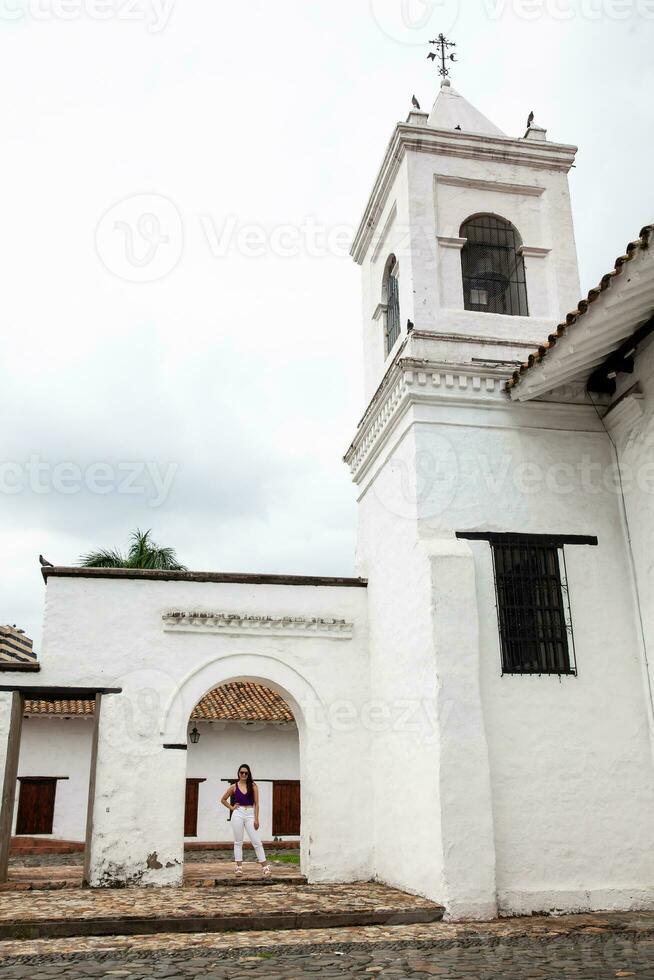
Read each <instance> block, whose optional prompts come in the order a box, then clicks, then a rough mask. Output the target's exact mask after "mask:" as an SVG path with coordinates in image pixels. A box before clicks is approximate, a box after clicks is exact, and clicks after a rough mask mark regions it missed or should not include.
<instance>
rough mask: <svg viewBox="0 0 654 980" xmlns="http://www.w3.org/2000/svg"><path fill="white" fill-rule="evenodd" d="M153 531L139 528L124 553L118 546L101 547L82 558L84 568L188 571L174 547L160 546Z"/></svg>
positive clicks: (132, 535)
mask: <svg viewBox="0 0 654 980" xmlns="http://www.w3.org/2000/svg"><path fill="white" fill-rule="evenodd" d="M151 533H152V532H151V531H140V530H139V529H138V528H137V529H136V530H135V531H132V533H131V535H130V545H129V548H128V549H127V554H126V555H124V554H122V553H121V552H120V551H118V549H117V548H101V549H99V550H98V551H90V552H89V553H88V554H86V555H82V557H81V558H80V561H79V563H80V565H82V566H83V567H84V568H161V569H166V570H167V571H172V572H185V571H187V569H186V565H180V563H179V562H178V561H177V555H176V554H175V549H174V548H159V547H158V546H157V545H156V544H155V543H154V541H153V540H152V538H151V537H150V535H151Z"/></svg>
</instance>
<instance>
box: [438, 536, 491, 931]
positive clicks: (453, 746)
mask: <svg viewBox="0 0 654 980" xmlns="http://www.w3.org/2000/svg"><path fill="white" fill-rule="evenodd" d="M422 547H423V548H424V550H425V552H426V554H427V556H428V560H429V566H430V570H431V610H432V618H433V638H434V652H435V668H436V679H437V694H436V713H435V714H436V724H437V726H438V744H439V752H438V768H439V773H438V797H439V805H440V833H441V843H442V860H443V885H444V892H445V895H444V898H445V904H446V906H447V915H448V918H450V919H491V918H494V917H495V916H496V915H497V899H496V879H495V839H494V827H493V809H492V797H491V777H490V763H489V754H488V743H487V740H486V732H485V728H484V718H483V711H482V700H481V687H480V669H479V625H478V618H477V596H476V590H475V570H474V559H473V554H472V550H471V549H470V547H469V545H468V544H467V543H466V542H465V541H459V540H457V539H456V538H449V537H448V538H427V539H423V540H422Z"/></svg>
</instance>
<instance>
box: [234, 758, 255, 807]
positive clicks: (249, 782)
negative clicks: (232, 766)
mask: <svg viewBox="0 0 654 980" xmlns="http://www.w3.org/2000/svg"><path fill="white" fill-rule="evenodd" d="M241 769H247V771H248V776H247V779H246V783H247V787H248V788H247V795H248V796H251V797H252V799H253V800H254V785H253V784H254V781H253V779H252V770H251V769H250V767H249V765H248V764H247V762H242V763H241V765H240V766H239V767H238V771H239V772H240V771H241ZM239 779H240V777H239V776H238V774H237V776H236V783H237V785H238V782H239Z"/></svg>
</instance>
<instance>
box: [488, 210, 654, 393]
mask: <svg viewBox="0 0 654 980" xmlns="http://www.w3.org/2000/svg"><path fill="white" fill-rule="evenodd" d="M652 232H654V224H651V225H645V227H644V228H641V231H640V235H639V236H638V238H637V239H636V240H635V241H633V242H629V244H628V245H627V248H626V249H625V254H624V255H619V256H618V257H617V259H616V260H615V263H614V266H613V270H612V271H611V272H607V273H606V274H605V275H603V276H602V278H601V279H600V281H599V283H598V285H597V286H595V287H594V288H593V289H591V290H590V291H589V293H588V296H587V297H586V299H580V300H579V303H578V304H577V309H576V310H572V311H571V312H570V313H568V314H567V315H566V318H565V322H564V323H559V325H558V327H557V328H556V336H555V335H554V334H550V336H549V337H548V338H547V340H548V342H547V343H546V344H543V345H542V347H539V348H538V351H536V352H535V353H533V354H530V355H529V357H528V358H527V360H526V362H525V363H524V364H521V365H520V367H519V368H518V370H517V371H514V372H513V375H512V376H511V378H510V379H509V380H508V381H507V383H506V390H507V391H510V390H511V388H514V387H515V386H516V385H517V384H519V383H520V381H521V380H522V377H523V375H524V374H525V373H526V372H527V371H528V370H529V369H530V368H532V367H533V366H534V365H535V364H539V363H540V362H541V361H542V360H543V358H544V357H545V356H546V355H547V352H548V351H549V350H551V348H552V347H554V345H555V344H556V340H557V338H558V337H562V336H563V334H564V333H565V332H566V331H567V329H568V327H571V326H572V325H573V324H574V323H576V322H577V320H578V319H579V318H580V317H582V316H583V315H584V313H586V312H587V311H588V308H589V307H590V305H591V303H594V302H595V301H596V300H597V299H598V297H599V295H600V293H603V292H604V291H605V290H606V289H608V288H609V286H610V285H611V283H612V282H613V281H614V279H615V278H616V276H619V275H620V273H621V272H622V269H623V266H624V265H625V263H627V262H629V261H631V259H633V257H634V255H636V253H637V252H638V250H639V249H646V248H649V245H650V238H651V236H652Z"/></svg>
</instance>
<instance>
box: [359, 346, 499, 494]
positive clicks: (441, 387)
mask: <svg viewBox="0 0 654 980" xmlns="http://www.w3.org/2000/svg"><path fill="white" fill-rule="evenodd" d="M394 367H395V372H394V376H391V377H389V379H388V382H387V384H386V385H385V386H384V388H383V389H382V390H380V391H379V392H378V393H377V395H376V396H375V398H373V400H372V402H371V403H370V405H369V407H368V410H367V412H366V414H365V415H364V416H363V419H362V420H361V423H360V425H359V431H358V432H357V435H356V436H355V438H354V440H353V442H352V445H351V446H350V448H349V449H348V451H347V452H346V454H345V457H344V458H345V462H346V463H347V464H348V466H349V467H350V472H351V473H352V476H353V477H356V476H358V475H359V473H360V471H361V469H362V467H363V465H364V463H366V461H367V458H368V456H369V455H370V453H371V451H372V449H373V447H375V446H376V445H377V444H378V443H379V441H380V440H381V439H382V438H385V436H386V434H387V432H388V431H389V430H390V428H391V427H392V425H393V424H394V422H395V421H396V420H397V419H398V418H399V417H400V415H401V412H402V410H403V408H404V407H405V406H406V405H407V404H408V403H409V402H411V401H412V400H414V401H418V400H426V399H429V400H442V401H450V400H453V399H457V400H458V399H460V398H465V399H470V400H474V401H479V400H484V401H487V400H489V399H492V400H493V401H495V402H497V403H498V404H505V403H506V402H507V401H508V399H507V397H506V394H505V392H504V386H505V384H506V379H507V377H509V376H510V373H511V371H510V368H502V369H500V368H492V367H489V366H487V365H479V366H477V365H474V364H466V365H463V366H458V365H452V364H440V363H437V362H433V363H431V362H424V361H414V360H412V359H411V358H402V359H400V360H398V361H396V363H395V366H394Z"/></svg>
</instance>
